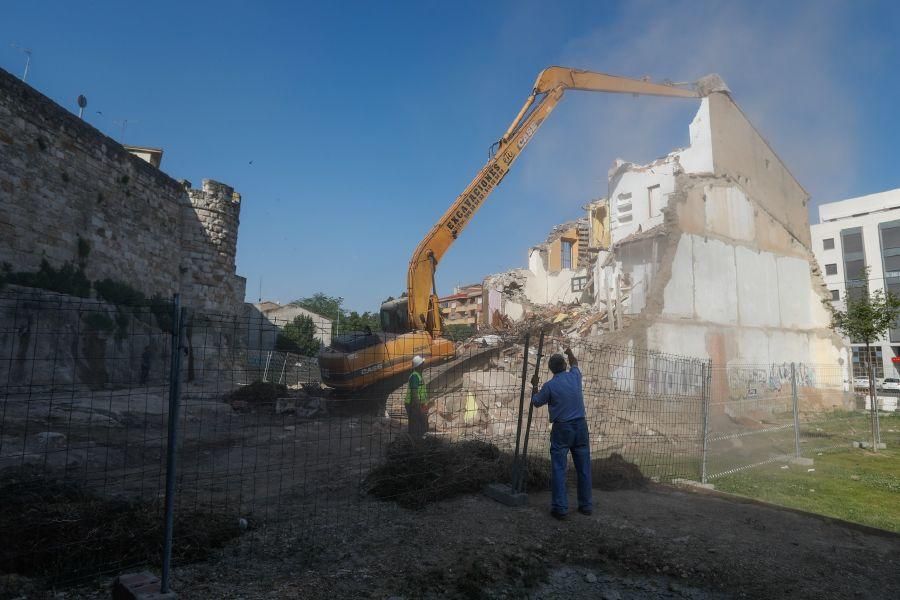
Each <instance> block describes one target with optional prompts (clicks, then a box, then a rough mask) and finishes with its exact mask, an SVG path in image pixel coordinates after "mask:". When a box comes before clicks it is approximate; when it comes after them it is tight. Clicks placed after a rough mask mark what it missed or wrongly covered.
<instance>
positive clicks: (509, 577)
mask: <svg viewBox="0 0 900 600" xmlns="http://www.w3.org/2000/svg"><path fill="white" fill-rule="evenodd" d="M548 502H549V497H548V495H547V494H546V493H541V494H534V495H532V496H531V498H530V505H529V506H527V507H524V508H518V509H511V508H507V507H505V506H502V505H500V504H498V503H496V502H494V501H492V500H489V499H487V498H485V497H483V496H480V495H469V496H463V497H460V498H457V499H454V500H449V501H445V502H439V503H436V504H431V505H429V506H428V507H426V508H425V509H423V510H420V511H412V510H406V509H401V508H399V507H396V506H395V505H392V504H389V503H380V502H374V501H363V503H362V504H361V505H359V506H358V507H357V508H358V509H362V510H365V509H366V506H367V505H368V504H370V503H374V504H376V505H377V506H378V508H379V509H380V510H375V511H373V512H372V514H377V515H378V516H377V518H371V519H367V523H366V525H365V526H363V525H360V526H358V527H346V526H335V527H334V528H333V529H332V530H331V531H320V532H317V533H316V535H315V536H312V537H311V536H309V535H305V534H304V532H299V533H297V534H295V535H275V534H274V532H271V531H270V532H268V535H267V538H266V541H265V542H264V543H263V542H262V541H261V540H259V539H256V540H253V539H252V538H253V534H249V535H247V536H245V538H244V539H243V540H242V541H241V542H240V544H239V546H244V547H245V548H244V550H247V548H249V551H238V552H226V553H224V554H222V555H220V556H218V557H217V558H215V559H213V560H211V561H209V562H207V563H202V564H196V565H190V566H185V567H181V568H177V569H176V571H175V579H174V581H175V583H174V587H175V589H176V591H177V592H179V595H180V597H182V598H223V599H225V598H242V599H244V598H246V599H257V598H328V599H336V598H384V599H392V600H398V599H413V598H534V599H538V598H540V599H551V598H602V599H606V600H613V599H622V600H624V599H629V598H634V599H637V598H653V599H655V598H692V599H714V598H715V599H718V598H766V599H769V598H816V599H829V598H835V599H837V598H898V597H900V568H898V563H900V536H897V535H896V534H890V533H887V532H884V533H881V532H878V531H876V530H867V529H866V528H862V527H857V526H851V525H847V524H844V523H840V522H834V521H829V520H827V519H824V518H820V517H817V516H814V515H808V514H800V513H796V512H792V511H788V510H782V509H778V508H773V507H768V506H760V505H758V504H754V503H748V502H740V501H734V500H728V499H723V498H720V497H715V496H710V495H707V494H705V493H702V492H692V491H682V490H679V489H674V488H669V487H664V486H653V487H651V488H649V489H646V490H642V491H617V492H599V491H598V492H595V506H596V508H595V512H594V515H593V516H591V517H585V516H582V515H580V514H578V513H572V514H570V515H569V518H568V519H567V520H566V521H563V522H558V521H556V520H554V519H552V518H550V517H549V515H548V514H547V512H546V507H547V505H548ZM306 533H308V532H306ZM248 544H252V547H250V546H248ZM239 550H240V549H239ZM95 589H96V588H95ZM92 596H94V593H91V592H90V591H89V590H87V589H83V590H79V591H78V592H74V591H73V592H69V593H68V594H66V595H63V596H57V597H58V598H60V597H65V598H74V597H92ZM94 597H97V598H99V597H102V596H101V593H100V592H99V591H97V592H96V596H94Z"/></svg>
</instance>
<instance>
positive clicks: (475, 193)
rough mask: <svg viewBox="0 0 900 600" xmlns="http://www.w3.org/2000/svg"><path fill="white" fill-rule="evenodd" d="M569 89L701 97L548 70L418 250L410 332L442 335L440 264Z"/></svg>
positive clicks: (412, 267) (410, 284) (411, 282)
mask: <svg viewBox="0 0 900 600" xmlns="http://www.w3.org/2000/svg"><path fill="white" fill-rule="evenodd" d="M567 89H572V90H583V91H591V92H609V93H622V94H643V95H654V96H671V97H677V98H698V97H699V94H698V93H697V92H696V91H694V90H690V89H684V88H679V87H675V86H674V85H667V84H659V83H651V82H649V81H642V80H638V79H629V78H626V77H617V76H614V75H605V74H603V73H594V72H592V71H583V70H580V69H569V68H565V67H549V68H547V69H544V70H543V71H542V72H541V74H540V75H539V76H538V78H537V81H536V82H535V85H534V89H533V90H532V93H531V95H530V96H529V97H528V99H527V100H526V101H525V104H524V105H523V106H522V109H521V110H520V111H519V114H518V115H516V118H515V119H514V120H513V122H512V123H511V124H510V126H509V128H508V129H507V130H506V133H505V134H504V135H503V137H502V138H500V141H499V142H498V145H497V151H496V153H495V154H494V155H493V156H492V157H491V158H490V159H489V160H488V162H487V164H485V165H484V167H482V169H481V171H479V172H478V174H477V175H476V176H475V178H474V179H473V180H472V182H471V183H470V184H469V185H468V186H467V187H466V189H465V190H464V191H463V193H462V194H460V195H459V196H457V198H456V200H455V201H454V202H453V204H451V205H450V208H449V209H448V210H447V212H445V213H444V215H443V216H442V217H441V218H440V220H439V221H438V222H437V223H435V225H434V227H432V228H431V231H429V232H428V235H426V236H425V238H424V239H423V240H422V241H421V242H420V243H419V245H418V246H417V247H416V251H415V252H414V253H413V256H412V259H411V260H410V262H409V271H408V274H407V290H408V307H407V310H408V319H409V326H410V327H411V328H412V329H422V330H425V331H429V332H431V333H432V334H434V335H438V334H440V333H441V330H442V323H441V316H440V307H439V306H438V299H437V295H436V293H435V290H434V273H435V270H436V268H437V265H438V263H439V262H440V260H441V258H442V257H443V256H444V253H446V252H447V249H448V248H449V247H450V245H451V244H453V242H454V241H455V240H456V238H457V237H458V236H459V234H460V233H461V232H462V230H463V228H465V226H466V225H467V224H468V223H469V221H471V220H472V217H473V215H474V214H475V212H476V211H477V210H478V209H479V208H480V207H481V205H482V204H483V203H484V201H485V199H486V198H487V197H488V196H489V195H490V193H491V192H493V191H494V189H495V188H496V187H497V186H498V185H499V184H500V182H501V181H502V180H503V178H504V177H505V176H506V173H507V172H508V171H509V169H510V167H511V166H512V164H513V162H514V161H515V160H516V158H518V157H519V154H521V152H522V150H523V149H524V148H525V146H526V145H527V144H528V142H529V141H531V139H532V138H533V137H534V134H535V132H537V129H538V128H539V127H540V126H541V125H542V124H543V123H544V121H545V120H546V119H547V117H548V116H549V114H550V112H551V111H552V110H553V109H554V108H555V107H556V105H557V104H558V103H559V101H560V100H561V99H562V97H563V94H564V93H565V91H566V90H567ZM535 102H536V104H535Z"/></svg>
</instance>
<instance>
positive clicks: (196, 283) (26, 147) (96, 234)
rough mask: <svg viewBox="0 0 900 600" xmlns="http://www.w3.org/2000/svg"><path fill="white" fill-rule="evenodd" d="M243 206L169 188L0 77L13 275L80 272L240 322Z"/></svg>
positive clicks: (83, 126)
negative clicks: (75, 267)
mask: <svg viewBox="0 0 900 600" xmlns="http://www.w3.org/2000/svg"><path fill="white" fill-rule="evenodd" d="M240 201H241V199H240V195H238V194H236V193H234V191H233V190H232V188H230V187H228V186H226V185H223V184H221V183H217V182H214V181H209V180H205V181H204V182H203V186H202V189H191V188H190V184H187V183H181V182H178V181H176V180H174V179H172V178H171V177H169V176H168V175H166V174H165V173H163V172H162V171H160V170H159V169H157V168H156V167H153V166H152V165H150V164H149V163H146V162H145V161H143V160H141V159H139V158H137V157H135V156H132V155H131V154H129V153H128V152H127V151H126V150H125V149H124V148H123V147H122V146H121V145H120V144H119V143H117V142H116V141H114V140H113V139H111V138H109V137H107V136H105V135H104V134H102V133H101V132H100V131H98V130H97V129H95V128H94V127H92V126H91V125H89V124H87V123H85V122H84V121H82V120H80V119H79V118H78V117H77V116H76V115H74V114H72V113H70V112H69V111H67V110H65V109H63V108H62V107H61V106H59V105H57V104H56V103H54V102H53V101H52V100H50V99H49V98H47V97H46V96H44V95H42V94H41V93H39V92H37V91H36V90H34V89H33V88H31V87H30V86H28V85H26V84H24V83H23V82H21V81H20V80H18V79H17V78H16V77H14V76H12V75H11V74H9V73H7V72H6V71H3V70H2V69H0V263H8V264H9V265H10V267H11V268H12V270H13V271H36V270H38V268H39V267H40V264H41V261H42V260H46V261H47V262H48V263H49V264H50V265H51V266H52V267H54V268H59V267H61V266H62V265H63V264H65V263H67V262H71V263H73V264H83V267H84V271H85V275H86V276H87V278H88V279H90V280H99V279H104V278H110V279H113V280H115V281H120V282H123V283H127V284H129V285H131V286H132V287H135V288H137V289H139V290H141V291H142V292H143V293H144V294H146V295H147V296H151V295H153V294H160V295H162V296H170V295H171V294H173V293H176V292H179V293H181V294H182V299H183V302H184V303H185V304H186V305H188V306H192V307H195V308H198V309H204V310H208V311H217V312H227V313H231V314H237V313H238V312H239V310H240V307H241V305H242V303H243V299H244V289H245V284H246V281H245V280H244V278H242V277H238V276H237V275H236V274H235V251H236V245H237V231H238V221H239V215H240ZM86 249H89V252H88V253H87V255H86V256H85V250H86Z"/></svg>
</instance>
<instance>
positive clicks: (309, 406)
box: [223, 381, 327, 419]
mask: <svg viewBox="0 0 900 600" xmlns="http://www.w3.org/2000/svg"><path fill="white" fill-rule="evenodd" d="M326 392H327V390H325V388H322V387H321V385H320V384H318V383H312V384H305V385H303V386H301V388H300V389H288V387H287V386H285V385H282V384H280V383H270V382H268V381H254V382H253V383H251V384H250V385H246V386H244V387H240V388H237V389H236V390H234V391H232V392H229V393H227V394H225V396H224V397H223V400H224V401H225V402H226V403H227V404H230V405H231V408H233V409H234V410H235V411H236V412H245V413H272V414H276V415H284V414H293V415H296V416H297V417H300V418H303V419H308V418H312V417H317V416H323V415H325V414H327V409H326V398H325V396H326Z"/></svg>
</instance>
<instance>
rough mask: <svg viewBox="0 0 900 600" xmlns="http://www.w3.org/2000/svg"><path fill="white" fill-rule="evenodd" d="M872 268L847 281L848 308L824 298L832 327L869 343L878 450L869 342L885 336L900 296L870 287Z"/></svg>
mask: <svg viewBox="0 0 900 600" xmlns="http://www.w3.org/2000/svg"><path fill="white" fill-rule="evenodd" d="M868 275H869V271H868V269H866V271H865V275H864V276H863V277H864V279H860V280H855V281H848V282H847V289H846V291H845V294H844V298H845V304H846V309H845V310H839V309H837V308H836V307H835V306H834V305H833V304H832V303H831V302H830V301H828V300H826V301H824V302H823V303H824V305H825V307H826V308H827V309H828V310H829V312H831V328H832V329H833V330H834V331H837V332H839V333H841V334H842V335H844V336H845V337H848V338H850V340H851V341H853V342H863V343H865V345H866V363H865V364H866V365H867V366H868V369H867V370H868V373H867V375H868V377H869V398H870V399H871V409H872V449H873V450H874V451H877V450H878V443H879V442H880V441H881V431H880V429H879V424H878V406H877V398H876V397H875V366H874V364H873V362H872V360H871V356H872V354H871V352H870V346H871V344H872V343H874V342H876V341H878V340H879V339H880V338H882V337H883V336H884V335H885V334H886V333H887V331H888V330H889V329H890V328H891V326H892V325H893V324H894V323H895V322H896V321H897V317H898V316H900V298H898V297H897V296H895V295H893V294H891V293H890V292H887V293H885V291H884V290H883V289H877V290H874V291H871V290H869V285H868V280H869V276H868Z"/></svg>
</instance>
